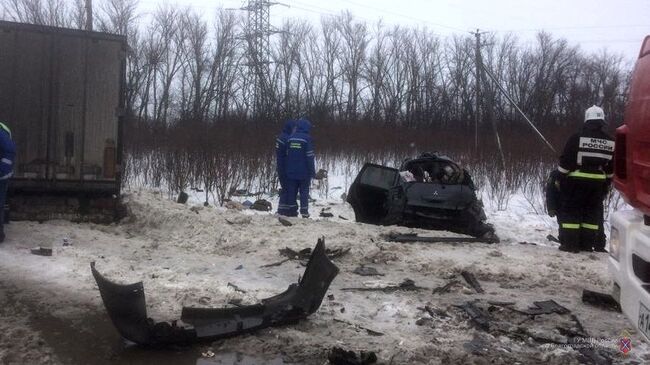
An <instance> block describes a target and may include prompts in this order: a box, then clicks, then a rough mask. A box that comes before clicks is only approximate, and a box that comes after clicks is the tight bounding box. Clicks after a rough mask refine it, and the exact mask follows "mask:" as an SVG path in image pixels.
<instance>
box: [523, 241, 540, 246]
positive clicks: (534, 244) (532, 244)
mask: <svg viewBox="0 0 650 365" xmlns="http://www.w3.org/2000/svg"><path fill="white" fill-rule="evenodd" d="M519 244H520V245H531V246H537V244H536V243H535V242H528V241H521V242H519Z"/></svg>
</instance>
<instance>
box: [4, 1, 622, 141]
mask: <svg viewBox="0 0 650 365" xmlns="http://www.w3.org/2000/svg"><path fill="white" fill-rule="evenodd" d="M95 3H96V15H95V19H94V22H95V29H96V30H99V31H105V32H111V33H119V34H125V35H127V36H128V39H129V44H130V52H129V72H128V86H129V87H128V97H127V101H128V106H129V107H130V110H131V111H132V112H133V114H134V116H136V117H137V118H138V119H143V120H148V121H156V122H161V123H172V122H174V121H175V120H177V119H178V118H179V117H181V116H191V117H192V118H198V119H202V120H207V121H214V122H216V121H221V120H225V119H227V118H229V117H231V116H238V117H249V118H250V117H255V118H256V119H259V118H263V119H264V118H265V119H272V120H277V119H282V118H285V117H289V116H300V115H306V116H312V118H314V119H316V120H318V121H319V122H320V121H322V122H328V121H343V122H357V121H371V122H373V123H380V124H395V125H401V126H408V127H419V126H440V127H449V126H456V127H465V128H468V127H470V126H471V124H472V121H473V120H474V113H475V112H476V110H475V104H476V103H475V92H474V88H475V87H476V80H477V79H476V77H475V72H474V70H475V66H474V41H473V39H471V37H469V36H465V35H461V36H451V37H448V38H442V37H440V36H438V35H436V34H435V33H433V32H432V31H430V30H428V29H423V28H410V27H403V26H392V27H387V26H384V25H382V24H381V23H378V24H374V25H370V24H368V23H366V22H364V21H360V20H358V19H355V18H354V17H353V16H352V15H351V14H350V13H348V12H343V13H341V14H340V15H337V16H328V17H324V18H323V19H322V21H321V24H320V26H315V25H313V24H310V23H308V22H306V21H303V20H286V21H285V22H284V23H283V25H282V29H281V30H282V32H280V33H279V34H277V35H276V36H274V37H273V42H272V50H271V55H270V57H271V61H272V64H271V67H270V72H269V74H268V75H265V76H266V78H267V80H266V82H267V83H268V84H269V85H271V88H270V89H271V90H272V91H273V92H268V93H265V95H262V97H264V98H267V99H268V100H267V101H266V102H264V103H262V105H267V106H268V109H269V110H262V111H259V113H257V114H255V115H252V112H253V110H252V107H253V105H252V95H251V93H252V92H253V91H254V88H253V86H254V85H251V83H252V81H253V80H254V78H253V77H251V73H252V72H254V70H253V69H252V67H250V62H249V61H250V60H249V59H248V57H247V56H248V53H247V45H248V43H247V41H246V39H247V37H249V36H250V35H249V34H248V33H247V30H246V24H245V17H242V16H241V14H238V13H236V12H231V11H225V10H218V11H216V13H215V14H214V17H213V18H211V19H209V20H208V19H206V17H204V16H201V15H200V14H198V13H196V12H195V11H194V10H192V9H190V8H181V7H176V6H170V5H161V6H160V7H159V8H158V9H157V10H156V11H155V12H154V13H153V14H151V15H150V16H142V15H140V14H138V11H137V0H103V1H99V2H97V1H96V2H95ZM2 4H3V17H4V18H7V19H12V20H17V21H22V22H30V23H39V24H48V25H57V26H66V27H76V28H82V27H83V24H84V22H85V15H84V7H83V0H74V1H65V0H2ZM482 54H483V58H484V62H485V63H486V65H487V67H488V68H489V69H491V70H493V73H494V74H495V75H496V76H497V78H498V79H499V82H500V83H502V84H503V85H504V86H505V88H506V89H507V90H509V92H510V93H511V94H512V95H513V98H514V99H515V101H517V102H518V103H519V105H520V107H521V108H522V109H523V110H525V111H526V112H527V113H528V114H529V115H530V117H531V119H532V120H533V121H535V122H536V123H537V124H539V125H546V124H550V125H553V126H557V125H566V124H567V123H570V122H573V121H575V120H579V119H580V115H581V113H582V111H583V110H584V108H585V107H586V106H589V105H591V104H599V105H603V106H604V108H605V110H606V112H608V114H609V115H611V116H612V117H611V119H612V120H615V121H619V120H620V117H621V110H622V106H623V103H624V98H623V94H624V91H625V88H626V85H627V78H628V74H629V72H628V70H627V69H626V68H624V65H623V62H622V58H621V56H620V55H615V54H612V53H609V52H607V51H603V52H602V53H596V54H588V53H585V52H583V51H581V50H580V49H579V47H577V46H572V45H570V44H569V43H568V42H567V41H566V40H564V39H557V38H554V37H552V36H551V35H550V34H548V33H543V32H542V33H539V34H538V35H537V39H536V42H535V43H534V44H533V45H527V46H524V45H522V44H521V42H519V40H518V39H517V37H516V36H515V35H513V34H506V35H504V36H496V35H491V36H488V37H487V39H486V40H485V44H484V45H483V46H482ZM483 82H484V83H485V84H484V85H483V88H484V90H485V92H484V93H483V97H482V104H483V107H484V108H485V110H489V111H490V113H486V118H488V117H490V118H495V119H496V120H497V121H498V122H499V123H508V122H514V121H518V120H520V118H519V116H518V115H517V114H516V113H515V111H514V109H513V108H512V107H511V106H510V105H509V103H508V102H507V101H506V100H505V98H504V97H503V96H501V95H500V94H499V93H498V92H497V90H496V88H495V86H494V84H493V83H492V82H490V81H488V80H483ZM484 119H485V118H484ZM484 122H486V123H487V121H486V120H484Z"/></svg>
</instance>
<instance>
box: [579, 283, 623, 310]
mask: <svg viewBox="0 0 650 365" xmlns="http://www.w3.org/2000/svg"><path fill="white" fill-rule="evenodd" d="M582 302H583V303H587V304H591V305H593V306H595V307H599V308H602V309H605V310H608V311H612V312H619V313H620V312H621V305H620V304H619V303H618V302H617V301H616V299H614V297H612V296H611V295H610V294H604V293H598V292H595V291H591V290H588V289H584V290H582Z"/></svg>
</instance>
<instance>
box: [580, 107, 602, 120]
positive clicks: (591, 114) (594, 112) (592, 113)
mask: <svg viewBox="0 0 650 365" xmlns="http://www.w3.org/2000/svg"><path fill="white" fill-rule="evenodd" d="M590 120H602V121H603V122H604V121H605V112H604V111H603V108H601V107H599V106H595V105H593V106H591V107H590V108H589V109H587V110H585V123H586V122H588V121H590Z"/></svg>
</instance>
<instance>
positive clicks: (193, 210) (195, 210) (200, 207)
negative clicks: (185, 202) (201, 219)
mask: <svg viewBox="0 0 650 365" xmlns="http://www.w3.org/2000/svg"><path fill="white" fill-rule="evenodd" d="M202 210H203V206H201V205H194V206H192V207H191V208H190V211H192V212H194V213H196V214H199V212H200V211H202Z"/></svg>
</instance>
